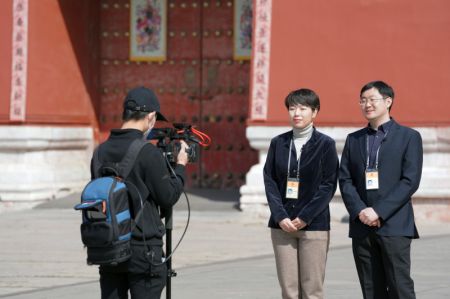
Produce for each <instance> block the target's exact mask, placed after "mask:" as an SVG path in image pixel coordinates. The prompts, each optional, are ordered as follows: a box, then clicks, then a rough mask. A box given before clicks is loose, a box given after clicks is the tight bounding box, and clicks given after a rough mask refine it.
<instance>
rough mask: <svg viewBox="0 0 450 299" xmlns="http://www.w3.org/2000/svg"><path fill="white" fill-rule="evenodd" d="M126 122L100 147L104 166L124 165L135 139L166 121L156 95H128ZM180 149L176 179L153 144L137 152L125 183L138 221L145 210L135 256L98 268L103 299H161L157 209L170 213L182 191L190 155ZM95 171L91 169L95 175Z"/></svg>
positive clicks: (135, 236)
mask: <svg viewBox="0 0 450 299" xmlns="http://www.w3.org/2000/svg"><path fill="white" fill-rule="evenodd" d="M122 119H123V124H122V127H121V128H120V129H113V130H111V134H110V136H109V138H108V139H107V140H106V141H105V142H104V143H103V144H101V145H100V146H99V159H100V161H101V163H114V162H120V161H121V160H122V158H123V157H124V156H125V154H126V152H127V150H128V147H129V146H130V144H131V143H132V142H133V141H134V140H136V139H143V138H145V137H146V133H147V132H149V131H150V130H151V129H152V128H153V126H154V125H155V122H156V121H157V120H164V121H165V120H166V119H165V117H164V116H163V115H162V114H161V112H160V105H159V102H158V99H157V97H156V95H155V94H154V93H153V91H151V90H149V89H147V88H145V87H138V88H135V89H132V90H131V91H130V92H129V93H128V94H127V96H126V98H125V101H124V104H123V115H122ZM181 144H182V145H181V150H180V153H179V154H178V157H177V165H176V167H175V168H174V174H173V175H171V174H170V173H169V170H168V167H167V163H166V161H165V159H164V157H163V155H162V153H161V151H160V150H159V149H158V148H156V147H155V146H154V145H152V144H150V143H148V144H146V145H144V147H143V148H142V150H141V151H140V152H139V154H138V156H137V158H136V161H135V163H134V166H133V168H132V171H131V172H130V175H129V176H128V178H127V181H129V182H130V183H131V184H129V185H132V186H135V188H133V187H130V188H129V190H130V195H131V198H132V202H131V203H130V205H131V206H130V209H131V212H132V213H131V214H132V215H133V217H134V218H137V217H136V215H137V214H138V213H139V212H140V210H141V208H142V207H143V208H142V209H143V210H142V212H140V213H141V215H140V216H139V217H138V218H137V219H138V221H137V223H136V227H135V228H134V230H133V232H132V239H131V250H132V256H131V258H130V260H128V261H126V262H124V263H121V264H119V265H118V266H100V271H99V272H100V287H101V293H102V299H115V298H120V299H122V298H128V291H130V294H131V298H133V299H139V298H160V296H161V292H162V289H163V288H164V286H165V283H166V277H167V274H166V272H167V269H166V265H165V264H164V263H162V258H163V250H162V245H163V241H162V237H163V235H164V232H165V228H164V224H163V223H162V221H161V218H160V212H159V209H160V208H161V209H168V208H171V207H172V206H173V205H174V204H175V203H176V202H177V200H178V198H179V197H180V195H181V192H182V190H183V185H184V180H185V176H184V172H185V166H186V164H187V162H188V156H187V153H186V151H185V150H186V148H187V145H186V143H185V142H184V141H182V142H181ZM92 168H93V167H92V164H91V174H92V176H93V169H92ZM137 190H138V191H139V193H138V192H137Z"/></svg>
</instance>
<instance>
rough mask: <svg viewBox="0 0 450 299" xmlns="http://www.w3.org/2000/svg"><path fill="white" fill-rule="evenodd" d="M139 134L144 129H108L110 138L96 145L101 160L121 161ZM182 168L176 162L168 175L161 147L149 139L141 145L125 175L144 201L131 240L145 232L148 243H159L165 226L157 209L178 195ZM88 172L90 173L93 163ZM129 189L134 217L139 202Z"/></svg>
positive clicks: (168, 205)
mask: <svg viewBox="0 0 450 299" xmlns="http://www.w3.org/2000/svg"><path fill="white" fill-rule="evenodd" d="M138 138H139V139H142V138H143V133H142V132H141V131H139V130H135V129H113V130H111V134H110V136H109V138H108V139H107V140H106V141H105V142H104V143H102V144H101V145H100V147H99V158H100V161H101V162H120V161H121V160H122V158H123V157H124V156H125V154H126V152H127V150H128V147H129V146H130V144H131V143H132V142H133V140H135V139H138ZM184 170H185V168H184V166H182V165H177V166H176V167H175V173H176V177H173V176H171V175H170V174H169V170H168V167H167V164H166V162H165V159H164V157H163V155H162V153H161V151H160V149H158V148H157V147H155V146H154V145H153V144H150V143H149V144H146V145H144V147H143V148H142V150H141V151H140V153H139V155H138V156H137V159H136V162H135V164H134V166H133V169H132V171H131V173H130V175H129V176H128V178H127V181H130V182H131V183H133V184H134V185H135V186H136V187H137V189H138V190H139V193H140V195H141V197H142V200H143V201H144V202H146V204H145V205H144V207H145V208H144V210H143V214H142V215H141V216H140V217H139V220H138V223H137V225H136V228H135V229H134V230H133V232H132V243H139V242H142V241H143V233H145V238H146V242H147V243H148V244H151V245H162V243H163V242H162V237H163V235H164V233H165V228H164V224H163V223H162V220H161V217H160V211H159V209H160V208H161V209H167V208H171V207H172V206H173V205H174V204H175V203H176V202H177V200H178V199H179V198H180V195H181V192H182V191H183V184H184ZM91 175H92V176H93V169H92V163H91ZM129 190H130V193H131V197H132V206H131V215H132V216H133V217H135V216H136V214H137V213H138V212H139V210H140V209H141V202H140V199H139V195H138V194H137V192H136V191H135V189H134V188H133V187H129Z"/></svg>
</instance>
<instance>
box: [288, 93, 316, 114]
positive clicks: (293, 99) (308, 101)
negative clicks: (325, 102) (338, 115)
mask: <svg viewBox="0 0 450 299" xmlns="http://www.w3.org/2000/svg"><path fill="white" fill-rule="evenodd" d="M284 105H285V106H286V108H287V109H289V107H290V106H294V105H304V106H308V107H310V108H311V109H312V110H317V111H319V110H320V99H319V96H318V95H317V94H316V93H315V92H314V91H312V90H311V89H307V88H301V89H297V90H294V91H291V92H290V93H289V94H288V95H287V97H286V99H285V100H284Z"/></svg>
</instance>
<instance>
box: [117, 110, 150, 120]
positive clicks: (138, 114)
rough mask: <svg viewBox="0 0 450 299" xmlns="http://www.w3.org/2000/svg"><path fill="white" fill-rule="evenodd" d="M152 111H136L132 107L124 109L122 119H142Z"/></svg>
mask: <svg viewBox="0 0 450 299" xmlns="http://www.w3.org/2000/svg"><path fill="white" fill-rule="evenodd" d="M149 113H150V112H145V111H134V110H130V109H125V110H123V113H122V120H123V121H129V120H141V119H144V118H145V117H146V116H147V115H148V114H149Z"/></svg>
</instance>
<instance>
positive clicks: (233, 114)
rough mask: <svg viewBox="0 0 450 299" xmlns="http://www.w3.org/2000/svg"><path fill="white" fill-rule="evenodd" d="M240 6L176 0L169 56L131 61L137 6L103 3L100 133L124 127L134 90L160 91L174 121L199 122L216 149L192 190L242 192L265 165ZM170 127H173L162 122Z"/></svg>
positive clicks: (205, 152)
mask: <svg viewBox="0 0 450 299" xmlns="http://www.w3.org/2000/svg"><path fill="white" fill-rule="evenodd" d="M233 5H234V3H233V1H231V0H229V1H195V0H191V1H168V4H167V14H168V15H167V17H168V21H167V59H166V60H165V61H162V62H133V61H130V60H129V58H128V57H129V26H130V25H129V14H130V8H129V2H128V1H124V0H122V1H118V0H116V1H104V2H102V4H101V6H102V7H101V19H100V22H101V57H102V66H101V78H100V82H101V83H100V84H101V88H102V95H101V98H100V107H101V108H100V116H99V120H100V128H101V131H102V133H103V134H102V135H103V136H104V137H106V136H107V133H108V131H109V130H110V129H111V128H113V127H118V126H119V125H120V122H121V111H122V101H123V98H124V96H125V94H126V92H127V90H129V89H130V88H133V87H135V86H139V85H143V86H146V87H149V88H152V89H153V90H154V91H155V92H156V94H157V95H158V97H159V99H160V102H161V110H162V112H163V113H164V115H165V116H166V117H167V118H168V119H169V121H170V122H183V123H189V124H192V125H193V126H194V127H196V128H197V129H199V130H201V131H203V132H205V133H207V134H208V135H209V136H210V137H211V139H212V144H211V146H210V147H208V148H203V149H202V150H201V155H200V160H199V162H197V163H192V164H190V165H189V167H188V177H189V179H188V185H189V186H195V187H208V188H209V187H211V188H235V187H239V186H241V185H242V184H243V183H244V179H245V174H246V172H247V171H248V169H249V168H250V166H251V165H253V164H255V163H256V162H257V154H256V151H254V150H253V149H251V148H250V147H249V144H248V141H247V139H246V137H245V128H246V119H247V111H248V95H249V69H250V63H249V61H243V60H241V61H237V60H234V59H233ZM161 125H165V126H170V124H160V126H161Z"/></svg>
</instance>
